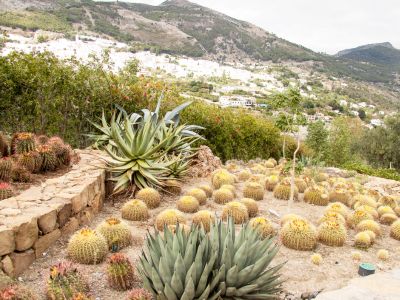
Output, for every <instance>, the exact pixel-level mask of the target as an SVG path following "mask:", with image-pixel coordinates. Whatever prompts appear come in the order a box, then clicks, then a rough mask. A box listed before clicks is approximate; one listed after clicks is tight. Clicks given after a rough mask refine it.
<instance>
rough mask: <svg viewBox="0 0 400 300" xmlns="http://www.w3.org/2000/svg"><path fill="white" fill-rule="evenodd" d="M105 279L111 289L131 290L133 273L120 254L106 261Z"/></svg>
mask: <svg viewBox="0 0 400 300" xmlns="http://www.w3.org/2000/svg"><path fill="white" fill-rule="evenodd" d="M107 279H108V282H109V284H110V286H111V288H113V289H115V290H120V291H126V290H129V289H131V288H132V286H133V282H134V271H133V267H132V264H131V263H130V261H129V259H128V258H127V257H126V256H125V255H124V254H122V253H115V254H113V255H112V256H111V257H110V258H109V259H108V265H107Z"/></svg>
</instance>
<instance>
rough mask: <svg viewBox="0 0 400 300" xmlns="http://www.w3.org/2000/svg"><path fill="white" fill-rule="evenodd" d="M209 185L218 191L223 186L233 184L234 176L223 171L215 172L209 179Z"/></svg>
mask: <svg viewBox="0 0 400 300" xmlns="http://www.w3.org/2000/svg"><path fill="white" fill-rule="evenodd" d="M211 183H212V185H213V187H214V189H219V188H220V187H221V186H222V185H224V184H234V183H235V176H233V174H231V173H229V172H228V171H227V170H224V169H220V170H216V171H215V172H214V173H213V175H212V177H211Z"/></svg>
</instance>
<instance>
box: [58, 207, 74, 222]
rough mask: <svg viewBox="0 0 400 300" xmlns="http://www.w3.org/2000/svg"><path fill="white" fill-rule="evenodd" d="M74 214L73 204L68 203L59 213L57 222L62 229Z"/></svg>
mask: <svg viewBox="0 0 400 300" xmlns="http://www.w3.org/2000/svg"><path fill="white" fill-rule="evenodd" d="M71 214H72V204H70V203H68V204H66V205H64V207H63V208H62V209H61V210H60V211H59V212H58V216H57V222H58V224H59V226H60V227H63V226H64V225H65V224H66V223H67V222H68V220H69V218H70V217H71Z"/></svg>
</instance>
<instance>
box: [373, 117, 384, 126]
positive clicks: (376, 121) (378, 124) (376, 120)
mask: <svg viewBox="0 0 400 300" xmlns="http://www.w3.org/2000/svg"><path fill="white" fill-rule="evenodd" d="M370 123H371V125H372V126H375V127H376V126H383V124H384V123H383V121H382V120H381V119H372V120H371V122H370Z"/></svg>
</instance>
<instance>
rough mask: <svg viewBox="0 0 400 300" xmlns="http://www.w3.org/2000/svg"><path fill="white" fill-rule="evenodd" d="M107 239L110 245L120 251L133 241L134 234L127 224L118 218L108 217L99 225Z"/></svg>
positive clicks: (99, 229)
mask: <svg viewBox="0 0 400 300" xmlns="http://www.w3.org/2000/svg"><path fill="white" fill-rule="evenodd" d="M97 231H98V232H100V233H101V234H102V235H103V236H104V237H105V238H106V240H107V244H108V247H109V248H110V249H112V250H113V251H118V250H120V249H122V248H124V247H127V246H129V245H130V244H131V243H132V234H131V231H130V229H129V227H128V225H127V224H125V223H123V222H121V221H120V220H119V219H117V218H108V219H106V220H105V221H104V222H103V223H101V224H100V225H99V226H98V227H97Z"/></svg>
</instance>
